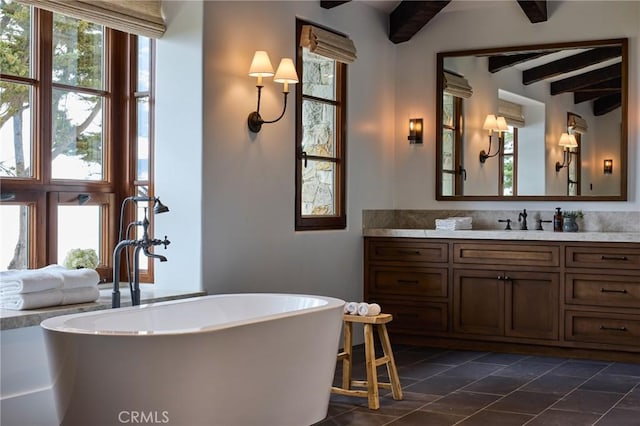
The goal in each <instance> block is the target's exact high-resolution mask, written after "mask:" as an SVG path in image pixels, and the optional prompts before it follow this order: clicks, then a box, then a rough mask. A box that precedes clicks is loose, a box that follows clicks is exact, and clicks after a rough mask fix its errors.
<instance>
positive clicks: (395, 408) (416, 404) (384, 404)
mask: <svg viewBox="0 0 640 426" xmlns="http://www.w3.org/2000/svg"><path fill="white" fill-rule="evenodd" d="M438 398H440V396H439V395H429V394H424V393H416V392H404V391H403V392H402V399H401V400H398V401H396V400H395V399H393V397H392V395H391V394H387V395H385V396H384V397H382V398H380V408H379V409H378V410H376V411H375V413H376V414H384V415H388V416H394V417H400V416H404V415H406V414H408V413H410V412H411V411H415V410H416V409H419V408H421V407H424V406H425V404H428V403H430V402H432V401H434V400H437V399H438ZM362 400H363V401H364V403H361V404H359V406H358V408H357V409H358V410H367V411H368V410H369V407H368V402H367V398H362Z"/></svg>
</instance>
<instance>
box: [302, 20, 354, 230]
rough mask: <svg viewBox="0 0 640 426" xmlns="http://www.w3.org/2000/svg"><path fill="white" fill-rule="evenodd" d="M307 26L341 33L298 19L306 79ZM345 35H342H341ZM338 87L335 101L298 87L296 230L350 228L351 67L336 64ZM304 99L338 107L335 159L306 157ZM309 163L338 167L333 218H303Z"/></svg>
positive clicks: (335, 170) (317, 216)
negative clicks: (348, 139) (304, 30)
mask: <svg viewBox="0 0 640 426" xmlns="http://www.w3.org/2000/svg"><path fill="white" fill-rule="evenodd" d="M303 25H314V26H317V27H320V28H323V29H325V30H327V31H330V32H333V33H335V34H339V33H337V32H336V31H334V30H331V29H329V28H326V27H321V26H319V25H317V24H315V23H312V22H308V21H304V20H301V19H296V45H298V48H297V52H296V71H297V73H298V76H300V78H302V76H303V68H302V66H303V60H302V50H303V48H302V47H300V46H299V43H298V41H299V40H300V34H301V31H302V26H303ZM339 35H341V34H339ZM335 64H336V68H335V84H336V94H335V101H330V100H327V99H324V98H318V97H315V96H310V95H303V93H302V86H303V83H302V82H300V84H297V85H296V142H295V158H296V173H295V175H296V185H295V187H296V196H295V230H296V231H317V230H339V229H345V228H346V227H347V212H346V188H347V184H346V177H347V174H346V146H347V143H346V122H347V64H345V63H342V62H338V61H336V62H335ZM303 100H312V101H317V102H323V103H327V104H331V105H334V106H335V108H336V115H335V154H334V157H321V156H313V155H306V153H305V152H304V151H303V149H302V137H303V134H302V133H303V131H302V102H303ZM307 160H312V161H330V162H332V163H333V164H334V173H335V175H334V203H335V204H334V205H335V211H334V214H333V215H325V216H320V215H315V216H311V215H303V214H302V168H303V167H304V164H305V163H306V161H307Z"/></svg>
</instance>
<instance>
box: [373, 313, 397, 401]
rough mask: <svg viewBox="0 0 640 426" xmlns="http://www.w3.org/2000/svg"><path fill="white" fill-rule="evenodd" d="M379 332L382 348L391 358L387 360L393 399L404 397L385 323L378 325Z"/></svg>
mask: <svg viewBox="0 0 640 426" xmlns="http://www.w3.org/2000/svg"><path fill="white" fill-rule="evenodd" d="M378 334H379V335H380V341H381V343H382V350H383V351H384V354H385V356H387V357H388V358H389V361H387V363H386V364H387V372H388V373H389V379H390V381H391V393H392V395H393V399H395V400H401V399H402V387H401V386H400V378H399V377H398V370H397V369H396V361H395V359H394V358H393V350H392V349H391V341H389V335H388V334H387V326H386V325H384V324H379V325H378Z"/></svg>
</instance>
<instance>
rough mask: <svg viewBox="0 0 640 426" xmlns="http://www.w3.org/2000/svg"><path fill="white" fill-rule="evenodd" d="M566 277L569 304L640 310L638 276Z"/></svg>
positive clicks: (576, 275)
mask: <svg viewBox="0 0 640 426" xmlns="http://www.w3.org/2000/svg"><path fill="white" fill-rule="evenodd" d="M565 277H566V279H565V282H566V285H565V302H566V303H568V304H576V305H594V306H614V307H627V308H640V277H638V276H637V275H635V276H634V275H627V276H625V275H604V274H601V275H597V274H566V275H565Z"/></svg>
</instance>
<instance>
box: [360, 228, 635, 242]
mask: <svg viewBox="0 0 640 426" xmlns="http://www.w3.org/2000/svg"><path fill="white" fill-rule="evenodd" d="M362 233H363V235H364V236H365V237H400V238H445V239H446V238H461V239H479V240H530V241H582V242H585V241H586V242H589V241H595V242H612V243H640V232H553V231H519V230H512V231H505V230H464V231H463V230H460V231H443V230H435V229H392V228H365V229H363V231H362Z"/></svg>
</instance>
